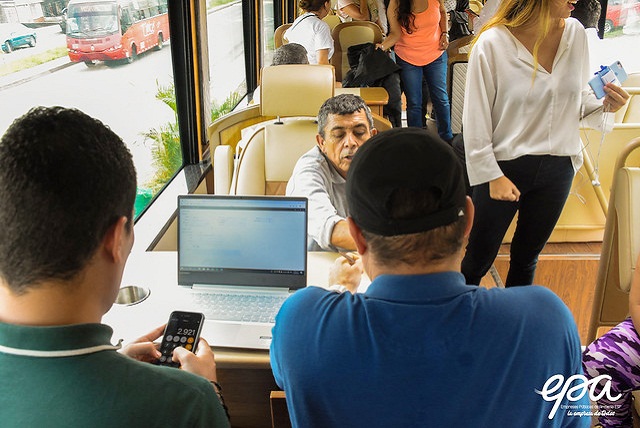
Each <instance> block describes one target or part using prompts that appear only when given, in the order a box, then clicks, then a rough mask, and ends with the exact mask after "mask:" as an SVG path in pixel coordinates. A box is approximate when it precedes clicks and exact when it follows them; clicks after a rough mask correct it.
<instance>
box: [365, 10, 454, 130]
mask: <svg viewBox="0 0 640 428" xmlns="http://www.w3.org/2000/svg"><path fill="white" fill-rule="evenodd" d="M387 15H388V18H389V36H388V37H387V38H386V39H385V41H384V42H382V43H380V44H378V45H377V46H378V47H379V48H381V49H383V50H388V49H390V48H391V47H394V50H395V54H396V62H397V63H398V65H399V66H400V67H401V71H400V78H401V80H402V85H403V87H404V92H405V95H406V97H407V124H408V125H409V126H414V127H422V79H423V77H424V79H425V80H426V82H427V86H428V88H429V94H430V96H431V102H432V103H433V108H434V110H435V113H436V122H437V125H438V135H440V138H442V139H443V140H445V141H447V142H451V140H452V139H453V134H452V133H451V111H450V107H449V96H448V95H447V52H446V49H447V47H448V46H449V33H448V32H447V11H446V10H445V8H444V3H443V2H442V1H438V0H391V1H390V3H389V8H388V9H387Z"/></svg>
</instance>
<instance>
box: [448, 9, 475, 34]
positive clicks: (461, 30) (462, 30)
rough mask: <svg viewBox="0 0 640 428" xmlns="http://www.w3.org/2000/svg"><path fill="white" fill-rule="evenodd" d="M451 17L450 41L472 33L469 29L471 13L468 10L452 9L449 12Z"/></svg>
mask: <svg viewBox="0 0 640 428" xmlns="http://www.w3.org/2000/svg"><path fill="white" fill-rule="evenodd" d="M449 19H450V20H451V28H450V29H449V41H451V42H452V41H454V40H456V39H459V38H460V37H464V36H468V35H470V34H471V30H469V15H467V13H466V12H460V11H458V10H452V11H451V12H449Z"/></svg>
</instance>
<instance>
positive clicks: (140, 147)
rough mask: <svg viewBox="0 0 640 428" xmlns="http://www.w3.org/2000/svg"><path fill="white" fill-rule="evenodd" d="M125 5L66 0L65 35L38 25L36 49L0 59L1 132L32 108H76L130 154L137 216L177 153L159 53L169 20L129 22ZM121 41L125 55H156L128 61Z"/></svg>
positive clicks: (165, 64)
mask: <svg viewBox="0 0 640 428" xmlns="http://www.w3.org/2000/svg"><path fill="white" fill-rule="evenodd" d="M138 3H142V2H140V1H139V2H138ZM130 4H131V2H127V1H124V0H121V1H115V0H113V1H92V2H84V3H83V2H80V1H76V0H71V1H70V2H69V5H68V9H67V14H68V23H69V25H68V30H67V34H64V33H61V32H60V27H59V26H58V25H51V26H44V27H39V28H36V29H35V32H36V35H37V41H38V43H37V44H36V46H35V47H29V48H24V49H16V50H15V52H12V53H10V54H2V55H0V56H2V63H1V64H0V92H1V93H2V95H1V97H2V110H3V114H2V115H0V135H1V134H4V132H5V131H6V129H7V128H8V126H9V125H10V124H11V122H12V121H13V119H15V118H17V117H18V116H21V115H22V114H24V113H26V112H27V111H28V110H29V109H30V108H32V107H34V106H38V105H44V106H53V105H60V106H64V107H75V108H78V109H80V110H82V111H84V112H86V113H87V114H89V115H91V116H93V117H96V118H98V119H100V120H101V121H102V122H104V123H105V124H106V125H108V126H109V127H111V129H113V130H114V132H116V133H117V134H118V135H120V136H121V137H122V139H123V140H124V142H125V143H126V144H127V146H128V147H129V149H130V150H131V153H132V155H133V160H134V163H135V166H136V171H137V178H138V194H139V198H138V201H137V203H136V213H137V214H138V213H140V212H141V210H142V209H143V208H144V206H145V204H148V203H149V202H150V200H151V197H152V196H153V195H154V194H156V193H157V192H159V191H160V190H161V189H162V188H163V186H164V184H165V183H166V182H167V181H168V180H169V179H171V177H172V176H173V175H174V174H175V172H176V171H177V170H178V169H179V168H181V166H182V156H181V145H180V139H179V127H178V122H177V111H176V110H177V107H176V103H175V97H173V92H174V89H173V88H174V76H173V63H172V57H171V50H170V49H160V48H162V45H164V44H165V43H166V42H168V41H169V39H170V35H169V27H168V15H167V14H166V13H165V14H161V15H157V16H156V17H153V18H149V19H147V20H146V21H141V22H135V21H134V20H133V19H132V16H131V14H130V11H131V10H132V9H131V6H130ZM119 10H120V11H121V12H118V11H119ZM165 10H166V2H165ZM156 20H157V21H156ZM156 22H157V24H158V25H157V27H158V31H155V25H154V26H153V27H154V32H150V31H149V30H150V28H151V25H148V24H149V23H154V24H155V23H156ZM145 24H147V25H146V26H144V25H145ZM159 41H162V44H158V42H159ZM123 42H125V43H129V46H128V50H129V52H131V47H132V46H135V47H136V49H138V53H142V52H143V51H145V50H149V49H152V48H154V47H155V48H156V49H155V50H156V51H153V52H148V53H145V54H143V55H139V57H138V61H135V62H133V63H131V64H128V63H127V57H126V54H125V53H124V52H123V51H122V50H119V48H118V46H119V45H120V44H122V43H123ZM67 48H68V49H69V50H68V49H67ZM90 53H93V54H96V56H90V55H89V54H90ZM118 55H120V56H118ZM85 61H86V63H87V66H89V67H87V66H85V64H84V63H83V62H85ZM33 63H35V64H39V65H37V66H35V67H34V66H33Z"/></svg>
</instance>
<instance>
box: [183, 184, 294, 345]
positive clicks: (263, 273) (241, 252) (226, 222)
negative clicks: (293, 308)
mask: <svg viewBox="0 0 640 428" xmlns="http://www.w3.org/2000/svg"><path fill="white" fill-rule="evenodd" d="M178 284H179V285H180V286H182V287H184V288H185V289H186V290H185V293H187V294H188V296H187V301H188V305H189V310H192V311H195V312H202V313H204V315H205V324H204V328H203V332H202V333H203V336H204V337H206V338H207V340H208V341H209V343H210V344H211V345H214V346H226V347H234V348H254V349H268V348H269V346H270V345H271V329H272V327H273V325H274V322H275V315H276V313H277V311H278V310H279V308H280V305H281V304H282V302H284V300H285V299H286V298H287V297H288V296H289V295H290V294H291V293H293V292H294V291H295V290H298V289H300V288H303V287H305V286H306V284H307V199H306V198H299V197H284V196H273V197H269V196H220V195H182V196H179V197H178Z"/></svg>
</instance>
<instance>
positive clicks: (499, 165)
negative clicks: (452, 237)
mask: <svg viewBox="0 0 640 428" xmlns="http://www.w3.org/2000/svg"><path fill="white" fill-rule="evenodd" d="M573 3H575V0H570V1H567V0H503V1H502V2H501V4H500V6H499V7H498V9H497V11H496V14H495V16H493V17H492V18H490V19H489V20H488V21H487V23H486V25H485V26H484V27H482V29H481V30H480V32H479V34H478V36H477V38H476V40H475V44H474V46H473V48H472V51H471V55H470V57H469V67H468V72H467V82H466V93H465V105H464V113H463V126H464V143H465V144H464V145H465V152H466V163H467V172H468V174H469V181H470V184H471V185H472V186H475V187H474V189H473V202H474V205H475V207H476V217H475V221H474V225H473V229H472V231H471V236H470V238H469V244H468V246H467V252H466V255H465V257H464V260H463V262H462V272H463V274H464V275H465V277H466V280H467V283H469V284H479V283H480V280H481V278H482V277H483V276H484V275H485V274H486V272H487V271H488V270H489V268H490V267H491V264H492V263H493V261H494V259H495V256H496V255H497V253H498V250H499V248H500V244H501V243H502V239H503V237H504V235H505V233H506V230H507V228H508V227H509V224H510V223H511V220H512V219H513V217H514V215H515V213H516V211H518V212H519V213H518V224H517V227H516V231H515V234H514V237H513V241H512V243H511V262H510V267H509V274H508V276H507V279H506V281H505V285H506V286H515V285H527V284H531V283H532V282H533V278H534V274H535V269H536V264H537V260H538V255H539V254H540V251H542V248H543V247H544V245H545V244H546V242H547V240H548V239H549V236H550V235H551V232H552V231H553V228H554V227H555V224H556V222H557V221H558V218H559V216H560V213H561V212H562V208H563V206H564V203H565V201H566V199H567V196H568V194H569V190H570V188H571V183H572V181H573V176H574V174H575V171H577V169H578V168H580V166H581V164H582V153H581V149H582V147H581V143H580V136H579V125H580V121H581V120H583V121H584V122H583V123H584V125H586V126H590V127H594V128H601V127H602V124H603V123H604V122H603V120H604V116H605V115H604V111H605V110H606V111H610V112H615V111H617V110H618V109H620V107H622V106H623V105H624V104H625V103H626V101H627V99H628V97H629V95H628V94H627V93H626V91H624V90H623V89H622V88H620V87H618V86H615V85H613V84H608V85H607V86H606V87H605V88H606V89H605V91H606V93H607V95H606V96H605V98H604V99H603V100H597V99H596V98H595V96H594V95H593V94H592V93H590V92H589V91H588V90H587V88H588V86H587V81H588V79H589V78H590V76H591V74H592V71H596V70H590V69H589V52H588V47H587V37H586V34H585V31H584V28H583V27H582V25H581V24H580V23H579V22H578V21H576V20H575V19H573V18H569V16H570V14H571V11H572V10H573V8H574V7H573Z"/></svg>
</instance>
